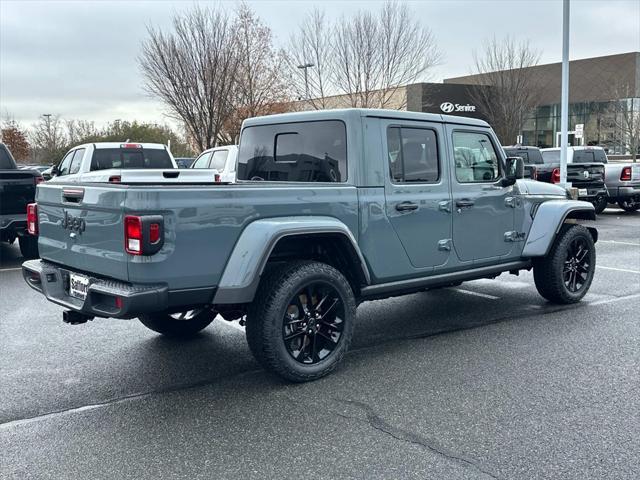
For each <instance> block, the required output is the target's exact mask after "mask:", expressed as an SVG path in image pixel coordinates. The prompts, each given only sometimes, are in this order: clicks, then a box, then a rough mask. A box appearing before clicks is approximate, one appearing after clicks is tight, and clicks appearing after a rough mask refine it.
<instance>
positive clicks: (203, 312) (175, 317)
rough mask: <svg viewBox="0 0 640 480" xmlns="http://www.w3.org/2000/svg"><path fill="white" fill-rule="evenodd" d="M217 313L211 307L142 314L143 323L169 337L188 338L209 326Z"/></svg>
mask: <svg viewBox="0 0 640 480" xmlns="http://www.w3.org/2000/svg"><path fill="white" fill-rule="evenodd" d="M216 315H217V313H216V312H215V311H214V310H212V309H210V308H202V309H198V310H188V311H186V312H181V313H167V312H155V313H148V314H146V315H141V316H140V317H138V319H139V320H140V321H141V322H142V324H143V325H144V326H145V327H147V328H149V329H151V330H153V331H154V332H158V333H161V334H163V335H165V336H167V337H173V338H188V337H193V336H194V335H196V334H197V333H198V332H199V331H200V330H202V329H203V328H205V327H207V326H208V325H209V324H210V323H211V322H212V321H213V319H214V318H215V317H216Z"/></svg>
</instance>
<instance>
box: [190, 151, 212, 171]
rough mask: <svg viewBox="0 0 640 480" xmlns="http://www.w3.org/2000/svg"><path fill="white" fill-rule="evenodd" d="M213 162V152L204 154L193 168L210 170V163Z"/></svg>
mask: <svg viewBox="0 0 640 480" xmlns="http://www.w3.org/2000/svg"><path fill="white" fill-rule="evenodd" d="M210 160H211V152H207V153H203V154H202V155H200V156H199V157H198V158H196V161H195V162H193V166H192V167H191V168H209V161H210Z"/></svg>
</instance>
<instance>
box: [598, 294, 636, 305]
mask: <svg viewBox="0 0 640 480" xmlns="http://www.w3.org/2000/svg"><path fill="white" fill-rule="evenodd" d="M638 297H640V293H636V294H635V295H626V296H624V297H615V298H605V299H604V300H596V301H595V302H589V305H604V304H606V303H614V302H622V301H623V300H631V299H633V298H638Z"/></svg>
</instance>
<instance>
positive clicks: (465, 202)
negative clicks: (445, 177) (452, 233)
mask: <svg viewBox="0 0 640 480" xmlns="http://www.w3.org/2000/svg"><path fill="white" fill-rule="evenodd" d="M475 203H476V202H474V201H473V200H469V199H468V198H463V199H462V200H456V207H459V208H465V207H473V206H474V205H475Z"/></svg>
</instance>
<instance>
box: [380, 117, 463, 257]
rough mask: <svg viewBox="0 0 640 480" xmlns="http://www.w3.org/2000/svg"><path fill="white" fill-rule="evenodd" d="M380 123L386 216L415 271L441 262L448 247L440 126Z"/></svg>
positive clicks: (445, 172)
mask: <svg viewBox="0 0 640 480" xmlns="http://www.w3.org/2000/svg"><path fill="white" fill-rule="evenodd" d="M380 124H381V127H382V129H383V130H382V132H381V133H382V136H383V138H384V139H385V148H384V149H383V152H384V153H385V157H386V161H387V168H388V174H387V175H386V180H385V196H386V213H387V218H388V219H389V221H390V223H391V225H392V226H393V228H394V230H395V232H396V234H397V235H398V237H399V239H400V242H401V243H402V245H403V247H404V250H405V252H406V254H407V256H408V257H409V260H410V262H411V264H412V265H413V266H414V267H415V268H416V269H426V268H430V267H432V268H434V267H438V266H440V265H443V264H445V263H446V262H447V260H448V258H449V255H450V250H451V241H450V239H451V197H450V192H449V184H448V181H447V178H448V177H447V176H448V170H447V165H446V162H445V161H444V159H446V154H445V152H446V149H445V147H444V135H443V128H442V125H441V124H439V123H429V122H415V121H413V122H412V121H397V120H381V122H380ZM383 254H384V253H383Z"/></svg>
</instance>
